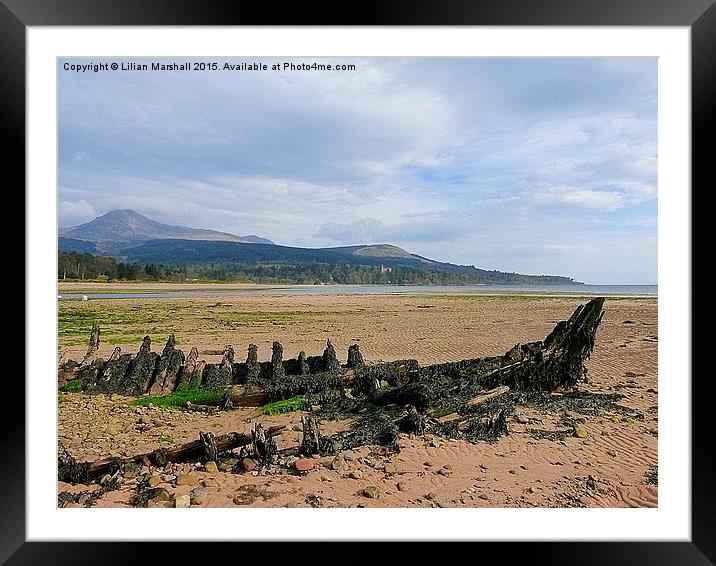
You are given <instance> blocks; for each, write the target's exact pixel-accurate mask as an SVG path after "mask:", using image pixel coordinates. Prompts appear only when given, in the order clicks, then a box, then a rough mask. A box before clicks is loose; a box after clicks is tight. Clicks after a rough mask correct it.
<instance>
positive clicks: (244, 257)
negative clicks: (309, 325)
mask: <svg viewBox="0 0 716 566" xmlns="http://www.w3.org/2000/svg"><path fill="white" fill-rule="evenodd" d="M120 257H122V258H123V259H126V260H129V261H132V262H138V263H143V264H159V265H165V266H168V267H174V268H187V267H192V268H195V269H194V270H195V271H199V272H201V274H202V275H203V276H206V277H210V278H212V277H213V278H223V277H230V276H232V275H236V274H244V275H246V276H249V277H254V278H256V277H265V278H268V277H276V278H279V279H280V278H284V279H296V280H299V279H301V280H305V279H307V278H309V277H314V278H315V279H317V280H325V279H326V278H327V276H330V278H333V279H334V280H335V279H336V276H337V275H341V276H344V275H345V274H346V273H348V272H349V271H351V270H352V271H354V272H355V271H356V270H358V271H360V270H361V269H362V270H363V271H365V270H374V271H376V270H377V272H379V273H380V274H381V275H382V276H383V278H384V279H385V280H386V281H387V282H393V283H395V282H410V281H420V282H433V283H500V284H542V285H552V284H553V285H560V284H561V285H564V284H574V283H576V281H574V280H573V279H571V278H569V277H561V276H556V275H522V274H519V273H506V272H501V271H488V270H485V269H478V268H476V267H474V266H472V265H455V264H452V263H443V262H439V261H435V260H432V259H428V258H425V257H422V256H419V255H416V254H411V253H409V252H407V251H406V250H404V249H402V248H399V247H397V246H393V245H390V244H377V245H366V246H344V247H336V248H294V247H289V246H280V245H276V244H271V245H268V244H246V243H240V242H217V241H214V242H209V241H200V240H195V241H189V240H168V239H167V240H151V241H148V242H145V243H143V244H141V245H138V246H132V247H128V248H125V249H123V250H121V252H120ZM391 274H392V275H391ZM361 277H364V278H365V277H366V274H365V273H363V274H362V275H361Z"/></svg>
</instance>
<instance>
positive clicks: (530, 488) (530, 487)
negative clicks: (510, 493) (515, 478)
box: [527, 486, 535, 493]
mask: <svg viewBox="0 0 716 566" xmlns="http://www.w3.org/2000/svg"><path fill="white" fill-rule="evenodd" d="M527 491H528V492H529V493H534V492H535V488H534V487H532V486H529V487H528V488H527Z"/></svg>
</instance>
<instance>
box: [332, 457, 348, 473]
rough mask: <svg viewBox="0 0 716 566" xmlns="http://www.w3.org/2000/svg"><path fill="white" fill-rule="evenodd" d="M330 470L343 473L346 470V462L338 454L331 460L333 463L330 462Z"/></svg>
mask: <svg viewBox="0 0 716 566" xmlns="http://www.w3.org/2000/svg"><path fill="white" fill-rule="evenodd" d="M331 469H332V470H336V471H338V472H345V471H346V470H347V469H348V462H346V460H345V458H344V457H343V456H341V455H340V454H338V456H336V457H335V458H333V462H331Z"/></svg>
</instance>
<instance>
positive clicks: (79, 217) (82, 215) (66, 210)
mask: <svg viewBox="0 0 716 566" xmlns="http://www.w3.org/2000/svg"><path fill="white" fill-rule="evenodd" d="M96 216H97V210H96V209H95V207H94V206H93V205H92V204H91V203H89V202H87V201H86V200H84V199H80V200H78V201H75V202H70V201H66V200H62V201H60V204H59V225H60V226H61V227H67V226H75V225H77V224H83V223H85V222H89V221H90V220H92V219H93V218H95V217H96Z"/></svg>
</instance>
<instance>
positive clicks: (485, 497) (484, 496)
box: [478, 493, 490, 501]
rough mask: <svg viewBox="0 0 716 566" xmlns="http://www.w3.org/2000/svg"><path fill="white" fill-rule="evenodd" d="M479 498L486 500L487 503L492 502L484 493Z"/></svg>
mask: <svg viewBox="0 0 716 566" xmlns="http://www.w3.org/2000/svg"><path fill="white" fill-rule="evenodd" d="M478 497H479V498H480V499H484V500H485V501H490V498H489V497H487V495H485V494H484V493H481V494H480V495H478Z"/></svg>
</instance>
